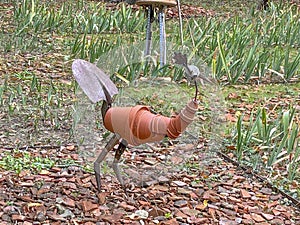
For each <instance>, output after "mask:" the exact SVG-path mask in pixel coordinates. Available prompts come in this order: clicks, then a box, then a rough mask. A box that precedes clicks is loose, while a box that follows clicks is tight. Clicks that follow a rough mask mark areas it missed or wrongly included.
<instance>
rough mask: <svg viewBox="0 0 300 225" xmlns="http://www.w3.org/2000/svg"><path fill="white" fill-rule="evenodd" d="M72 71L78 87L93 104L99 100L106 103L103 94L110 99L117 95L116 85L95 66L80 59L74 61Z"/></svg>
mask: <svg viewBox="0 0 300 225" xmlns="http://www.w3.org/2000/svg"><path fill="white" fill-rule="evenodd" d="M72 71H73V75H74V77H75V79H76V81H77V82H78V84H79V86H80V87H81V88H82V90H83V91H84V93H85V94H86V95H87V96H88V97H89V99H90V100H91V101H92V102H93V103H96V102H98V101H100V100H104V101H107V98H106V96H105V92H106V93H108V94H109V95H110V97H112V96H114V95H115V94H118V89H117V87H116V85H115V84H114V83H113V82H112V81H111V80H110V79H109V77H108V76H107V75H106V74H105V73H104V72H103V71H102V70H100V69H99V68H98V67H97V66H96V65H94V64H92V63H90V62H87V61H85V60H82V59H75V60H74V62H73V64H72Z"/></svg>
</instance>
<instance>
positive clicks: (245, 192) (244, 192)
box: [241, 189, 251, 198]
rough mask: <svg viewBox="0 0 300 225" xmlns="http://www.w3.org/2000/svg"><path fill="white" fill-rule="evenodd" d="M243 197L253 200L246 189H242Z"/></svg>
mask: <svg viewBox="0 0 300 225" xmlns="http://www.w3.org/2000/svg"><path fill="white" fill-rule="evenodd" d="M241 196H242V198H251V195H250V193H249V192H248V191H246V190H244V189H241Z"/></svg>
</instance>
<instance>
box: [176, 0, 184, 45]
mask: <svg viewBox="0 0 300 225" xmlns="http://www.w3.org/2000/svg"><path fill="white" fill-rule="evenodd" d="M177 9H178V16H179V27H180V41H181V45H182V46H183V25H182V16H181V8H180V0H177Z"/></svg>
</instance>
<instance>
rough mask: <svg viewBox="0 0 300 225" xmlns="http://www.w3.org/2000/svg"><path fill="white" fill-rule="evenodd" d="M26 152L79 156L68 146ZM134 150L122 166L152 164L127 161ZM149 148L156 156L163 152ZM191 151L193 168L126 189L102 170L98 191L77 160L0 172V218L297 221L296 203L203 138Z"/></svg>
mask: <svg viewBox="0 0 300 225" xmlns="http://www.w3.org/2000/svg"><path fill="white" fill-rule="evenodd" d="M190 147H191V146H190V145H188V146H186V148H190ZM27 150H28V151H30V152H34V153H35V154H37V155H38V154H41V155H42V154H49V155H54V156H55V155H56V157H59V158H61V159H68V158H73V159H79V158H80V157H79V155H78V149H77V148H76V147H75V146H65V147H60V148H59V149H55V148H53V149H48V148H47V151H46V150H45V149H44V150H43V149H42V148H41V149H39V148H34V149H30V148H29V149H27ZM186 150H187V149H185V151H186ZM3 151H8V150H6V149H0V152H3ZM140 151H141V149H138V150H137V149H134V148H133V149H131V150H130V151H127V152H126V153H125V154H124V159H125V162H124V165H129V166H132V167H133V166H134V165H136V164H141V163H142V164H144V165H147V166H148V168H150V167H151V165H154V164H155V163H151V161H154V160H155V159H151V160H149V159H148V160H146V158H145V157H144V158H143V157H141V156H140V157H139V156H138V155H137V156H136V157H137V158H136V160H133V155H134V153H139V152H140ZM147 151H149V150H147ZM151 151H153V155H158V156H159V157H158V158H157V160H159V159H160V158H161V157H160V156H161V155H162V153H161V152H164V151H165V150H164V149H156V150H155V149H154V150H153V149H152V150H151ZM167 153H168V154H170V155H171V156H172V157H171V159H170V160H171V162H172V164H173V165H176V164H180V163H182V161H181V159H180V158H178V151H177V152H176V151H174V153H172V152H171V150H170V151H169V152H167ZM193 154H194V155H195V156H198V158H197V160H198V161H197V162H198V163H199V167H197V168H190V169H189V170H184V169H181V170H176V171H175V170H174V171H175V173H174V171H173V173H172V174H171V175H170V176H169V175H168V174H163V175H159V176H158V175H157V177H156V179H155V180H152V181H148V182H146V183H145V184H144V185H143V186H138V185H137V184H136V183H134V182H131V183H130V185H128V186H127V187H126V191H125V190H124V189H123V188H122V187H121V186H120V185H119V183H118V182H117V180H116V178H115V176H114V174H112V173H108V174H105V175H103V176H102V182H103V186H102V190H101V191H100V192H99V191H98V190H97V189H96V183H95V178H94V175H93V174H92V173H89V172H86V171H85V170H83V169H82V167H81V166H80V164H79V165H70V166H66V167H53V168H51V169H50V170H42V171H40V172H39V173H38V174H33V173H31V172H30V171H22V172H21V173H20V174H18V175H17V174H15V173H14V172H11V171H1V172H0V208H1V210H0V218H1V221H2V222H0V224H85V225H89V224H99V225H100V224H101V225H102V224H103V225H104V224H165V225H167V224H168V225H176V224H223V225H227V224H228V225H229V224H260V225H267V224H300V211H299V208H297V207H296V206H295V205H292V204H291V202H290V201H289V200H288V199H287V198H285V197H284V196H283V195H281V194H280V193H277V192H274V190H272V189H271V188H270V187H269V186H268V185H267V184H266V183H264V182H261V181H259V180H257V179H255V178H254V177H251V176H249V175H247V173H245V171H244V170H243V169H241V168H239V167H237V166H235V165H234V164H232V163H231V162H228V161H226V160H224V159H223V158H221V157H219V155H217V154H215V153H212V152H208V149H207V147H206V146H205V144H204V143H203V144H200V145H198V147H197V148H196V147H194V149H193ZM124 165H123V166H124Z"/></svg>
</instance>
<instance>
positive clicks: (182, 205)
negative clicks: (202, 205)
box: [174, 200, 188, 208]
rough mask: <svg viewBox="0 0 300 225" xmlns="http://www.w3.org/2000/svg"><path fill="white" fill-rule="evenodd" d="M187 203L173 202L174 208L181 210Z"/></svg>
mask: <svg viewBox="0 0 300 225" xmlns="http://www.w3.org/2000/svg"><path fill="white" fill-rule="evenodd" d="M187 203H188V202H187V201H186V200H179V201H176V202H174V206H176V207H178V208H182V207H184V206H186V205H187Z"/></svg>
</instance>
